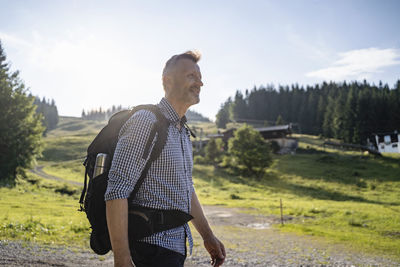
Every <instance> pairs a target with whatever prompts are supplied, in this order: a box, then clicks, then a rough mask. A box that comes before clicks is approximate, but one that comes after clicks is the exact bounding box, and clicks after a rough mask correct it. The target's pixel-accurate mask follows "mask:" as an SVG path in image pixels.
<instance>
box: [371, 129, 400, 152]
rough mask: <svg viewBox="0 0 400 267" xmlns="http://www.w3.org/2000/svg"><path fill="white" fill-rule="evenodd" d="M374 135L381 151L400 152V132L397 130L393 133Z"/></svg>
mask: <svg viewBox="0 0 400 267" xmlns="http://www.w3.org/2000/svg"><path fill="white" fill-rule="evenodd" d="M374 136H375V141H376V146H377V147H378V151H379V152H381V153H382V152H387V153H400V146H399V145H400V144H399V140H400V134H399V133H398V132H397V131H395V132H393V133H377V134H374Z"/></svg>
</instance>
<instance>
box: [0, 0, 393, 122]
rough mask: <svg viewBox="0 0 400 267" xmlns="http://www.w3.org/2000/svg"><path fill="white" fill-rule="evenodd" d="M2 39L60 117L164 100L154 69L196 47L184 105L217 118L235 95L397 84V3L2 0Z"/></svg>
mask: <svg viewBox="0 0 400 267" xmlns="http://www.w3.org/2000/svg"><path fill="white" fill-rule="evenodd" d="M0 9H1V10H2V12H1V14H2V15H1V16H0V40H1V42H2V46H3V48H4V49H5V52H6V55H7V59H8V61H9V62H10V63H11V68H12V70H19V71H20V78H21V79H22V80H23V81H24V83H25V85H26V86H27V87H29V91H30V92H31V93H32V94H33V95H35V96H39V97H40V98H43V97H45V98H46V99H54V100H55V103H56V105H57V108H58V112H59V114H60V115H63V116H76V117H79V116H80V115H81V113H82V110H83V109H84V110H86V111H87V110H91V109H95V108H99V107H102V108H103V109H104V108H105V109H107V108H110V107H111V106H112V105H122V106H124V107H132V106H135V105H138V104H145V103H157V102H159V100H160V99H161V98H162V97H163V95H164V91H163V88H162V83H161V73H162V69H163V67H164V64H165V62H166V61H167V60H168V59H169V58H170V57H171V56H172V55H175V54H179V53H182V52H185V51H187V50H191V49H196V50H198V51H199V52H200V53H201V54H202V59H201V60H200V61H199V66H200V69H201V72H202V76H203V83H204V86H203V87H202V90H201V95H200V97H201V101H200V103H199V104H197V105H195V106H192V107H191V109H192V110H195V111H197V112H200V113H201V114H203V115H204V116H206V117H208V118H210V119H212V120H214V119H215V115H216V113H217V112H218V110H219V108H220V106H221V104H222V103H223V102H225V101H226V99H227V98H228V97H230V96H234V94H235V92H236V90H241V91H242V92H244V91H245V90H246V89H249V90H251V89H252V88H254V86H256V87H259V86H262V85H267V84H268V85H270V84H273V85H274V86H275V87H277V86H279V85H290V84H294V83H298V84H300V85H314V84H316V83H321V82H322V81H336V82H343V81H344V80H346V81H355V80H357V81H362V80H364V79H366V80H367V81H368V82H370V83H375V84H378V83H379V81H382V82H383V83H387V84H388V85H389V86H390V87H393V85H394V84H395V82H396V81H397V80H399V79H400V18H399V16H398V12H399V10H400V1H397V0H393V1H392V0H377V1H372V0H359V1H355V0H345V1H343V0H335V1H333V0H332V1H329V0H307V1H306V0H291V1H289V0H279V1H278V0H276V1H267V0H265V1H256V0H253V1H252V0H249V1H236V0H221V1H207V0H204V1H190V0H186V1H161V0H160V1H151V0H149V1H133V0H132V1H118V0H114V1H100V0H97V1H90V0H85V1H84V0H81V1H61V0H49V1H44V0H25V1H22V0H0Z"/></svg>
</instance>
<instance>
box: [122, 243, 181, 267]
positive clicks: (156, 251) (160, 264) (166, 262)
mask: <svg viewBox="0 0 400 267" xmlns="http://www.w3.org/2000/svg"><path fill="white" fill-rule="evenodd" d="M129 246H130V250H131V256H132V260H133V263H134V264H135V265H136V266H137V267H183V264H184V262H185V258H186V257H185V256H184V255H182V254H180V253H178V252H175V251H172V250H169V249H166V248H163V247H160V246H156V245H151V244H148V243H144V242H139V241H133V242H130V244H129Z"/></svg>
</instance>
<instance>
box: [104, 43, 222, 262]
mask: <svg viewBox="0 0 400 267" xmlns="http://www.w3.org/2000/svg"><path fill="white" fill-rule="evenodd" d="M199 59H200V55H199V54H198V53H196V52H193V51H188V52H186V53H183V54H179V55H175V56H173V57H171V59H169V60H168V61H167V63H166V64H165V67H164V70H163V75H162V82H163V87H164V91H165V97H164V98H163V99H162V100H161V102H160V103H159V104H158V107H159V108H160V110H161V112H162V113H163V115H165V117H166V118H167V119H168V120H169V122H170V126H169V127H168V135H167V136H168V138H167V141H166V144H165V146H164V148H163V150H162V152H161V154H160V156H159V157H158V158H157V159H156V160H155V161H154V162H153V163H152V165H151V167H150V169H149V171H148V173H147V176H146V178H145V179H144V182H143V184H142V185H141V186H140V189H139V191H138V192H137V194H136V196H135V199H134V200H132V202H133V203H132V204H136V205H140V206H144V207H148V208H156V209H167V210H170V209H175V210H176V209H178V210H180V211H183V212H186V213H189V214H191V215H192V216H193V219H192V223H193V225H194V226H195V228H196V230H197V231H198V232H199V233H200V235H201V237H202V238H203V241H204V246H205V248H206V249H207V251H208V252H209V254H210V256H211V259H212V264H213V265H214V266H220V265H222V263H223V262H224V259H225V256H226V255H225V248H224V245H223V244H222V243H221V242H220V241H219V240H218V239H217V238H216V237H215V235H214V234H213V232H212V230H211V228H210V227H209V225H208V222H207V220H206V218H205V216H204V214H203V210H202V208H201V205H200V202H199V200H198V198H197V195H196V192H195V190H194V187H193V183H192V167H193V159H192V145H191V142H190V138H189V135H190V134H189V130H188V129H187V128H186V127H184V124H185V122H186V117H185V113H186V111H187V110H188V108H189V107H190V106H192V105H194V104H197V103H199V101H200V97H199V95H200V87H201V86H203V83H202V81H201V78H202V77H201V73H200V68H199V66H198V65H197V62H198V61H199ZM154 123H156V116H155V115H154V114H153V113H152V112H150V111H148V110H140V111H138V112H136V113H135V114H134V115H133V116H132V117H131V118H130V119H129V120H128V121H127V123H126V124H125V125H124V126H123V127H122V128H121V132H120V136H119V140H118V144H117V147H116V150H115V154H114V158H113V162H112V166H111V168H110V172H109V181H108V187H107V191H106V193H105V200H106V212H107V224H108V229H109V234H110V240H111V245H112V249H113V253H114V265H115V266H133V264H132V260H133V263H134V264H135V265H136V266H168V267H170V266H183V264H184V261H185V258H186V253H187V252H186V238H187V239H188V241H189V246H190V253H191V250H192V247H193V241H192V235H191V232H190V228H189V226H188V225H187V223H186V224H184V225H182V226H179V227H177V228H173V229H170V230H166V231H163V232H159V233H155V234H153V235H151V236H149V237H145V238H143V239H141V240H129V237H128V201H127V198H128V197H129V195H130V193H131V192H132V190H133V188H134V186H135V184H136V182H137V180H138V178H139V176H140V174H141V172H142V170H143V168H144V166H145V164H146V162H147V160H148V158H149V157H148V154H149V153H145V152H144V150H145V148H144V146H145V144H146V143H147V139H148V138H149V136H150V131H151V129H152V127H153V125H154ZM156 138H157V136H156V137H155V138H154V140H155V139H156ZM154 140H153V145H154V142H155V141H154Z"/></svg>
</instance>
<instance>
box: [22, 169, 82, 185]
mask: <svg viewBox="0 0 400 267" xmlns="http://www.w3.org/2000/svg"><path fill="white" fill-rule="evenodd" d="M43 167H44V166H35V167H34V168H33V169H31V170H30V171H31V172H33V173H34V174H36V175H38V176H40V177H42V178H44V179H50V180H56V181H59V182H64V183H69V184H73V185H78V186H83V183H79V182H75V181H69V180H65V179H62V178H60V177H57V176H53V175H50V174H47V173H45V172H44V171H43Z"/></svg>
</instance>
